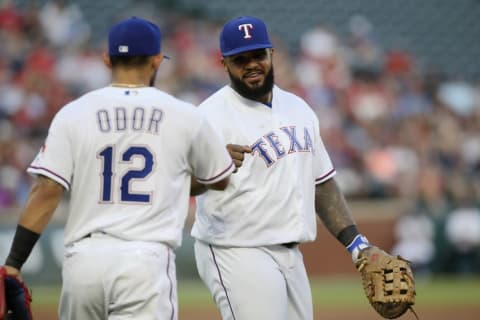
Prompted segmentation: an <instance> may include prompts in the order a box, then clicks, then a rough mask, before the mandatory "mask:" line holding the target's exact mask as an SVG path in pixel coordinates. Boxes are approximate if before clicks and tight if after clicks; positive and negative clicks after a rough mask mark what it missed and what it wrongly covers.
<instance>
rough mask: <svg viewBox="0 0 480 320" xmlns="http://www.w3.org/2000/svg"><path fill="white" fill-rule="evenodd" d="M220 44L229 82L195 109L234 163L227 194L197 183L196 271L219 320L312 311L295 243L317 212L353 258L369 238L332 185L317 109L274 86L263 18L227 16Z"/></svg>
mask: <svg viewBox="0 0 480 320" xmlns="http://www.w3.org/2000/svg"><path fill="white" fill-rule="evenodd" d="M220 49H221V53H222V56H223V59H222V62H223V65H224V68H225V71H226V72H227V74H228V76H229V78H230V84H229V85H226V86H224V87H223V88H221V89H220V90H218V91H217V92H215V93H214V94H213V95H212V96H210V97H209V98H207V99H206V100H205V101H204V102H203V103H202V104H201V105H200V106H199V108H200V110H201V111H202V112H203V113H204V114H205V116H206V117H207V118H208V120H209V121H210V122H211V123H212V125H213V127H215V128H216V129H217V131H218V132H219V134H220V136H221V137H223V140H224V142H225V143H226V144H227V148H228V150H229V152H230V154H231V156H232V158H233V159H234V161H235V165H236V170H237V171H236V173H234V174H233V175H232V176H231V180H230V184H229V185H228V187H227V188H226V189H225V191H223V192H215V191H208V190H206V189H205V187H204V186H203V185H202V184H199V183H198V181H195V180H194V181H193V184H192V190H191V192H192V194H193V195H199V196H198V197H197V210H196V219H195V223H194V225H193V229H192V236H193V237H194V238H196V241H195V258H196V263H197V268H198V272H199V274H200V277H201V278H202V280H203V281H204V283H205V284H206V286H207V287H208V289H209V290H210V292H211V294H212V296H213V298H214V301H215V303H216V305H217V307H218V309H219V310H220V313H221V315H222V318H223V320H252V319H262V320H309V319H313V307H312V297H311V290H310V284H309V280H308V277H307V273H306V270H305V266H304V262H303V257H302V254H301V252H300V250H299V244H301V243H303V242H308V241H313V240H314V239H315V237H316V214H315V213H316V212H317V214H318V216H319V217H320V219H321V221H322V222H323V223H324V224H325V226H326V227H327V228H328V230H329V231H330V232H331V234H332V235H334V236H335V237H336V238H337V239H338V241H340V242H341V243H342V244H344V245H345V246H346V247H347V249H348V250H349V251H350V252H351V253H352V258H353V259H354V261H357V258H358V253H359V252H360V250H362V249H365V248H370V247H371V246H370V245H369V243H368V241H367V239H366V238H365V237H364V236H362V235H361V234H360V233H359V231H358V229H357V227H356V224H355V222H354V220H353V218H352V215H351V213H350V211H349V208H348V206H347V204H346V202H345V199H344V196H343V195H342V193H341V191H340V190H339V188H338V186H337V184H336V183H335V180H334V176H335V169H334V166H333V165H332V162H331V161H330V158H329V155H328V153H327V151H326V149H325V146H324V145H323V143H322V139H321V137H320V128H319V122H318V119H317V117H316V115H315V114H314V112H313V111H312V110H311V108H310V107H309V106H308V105H307V103H306V102H305V101H304V100H302V99H301V98H299V97H298V96H296V95H294V94H292V93H289V92H286V91H284V90H282V89H280V88H279V87H278V86H276V85H275V84H274V72H273V70H274V69H273V63H272V62H273V58H274V49H273V46H272V44H271V42H270V39H269V36H268V33H267V28H266V26H265V24H264V23H263V22H262V21H261V20H259V19H257V18H255V17H240V18H236V19H233V20H231V21H228V22H227V23H226V24H225V25H224V26H223V29H222V31H221V34H220Z"/></svg>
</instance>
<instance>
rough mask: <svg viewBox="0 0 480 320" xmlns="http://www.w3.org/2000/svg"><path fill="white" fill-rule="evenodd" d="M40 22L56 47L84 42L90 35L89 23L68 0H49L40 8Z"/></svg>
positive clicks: (77, 7) (78, 8) (75, 5)
mask: <svg viewBox="0 0 480 320" xmlns="http://www.w3.org/2000/svg"><path fill="white" fill-rule="evenodd" d="M40 23H41V25H42V27H43V29H44V31H45V35H46V37H47V39H48V40H49V42H50V43H51V44H52V45H53V46H54V47H56V48H63V47H65V46H67V45H73V46H77V45H81V44H84V43H85V42H86V41H87V40H88V38H89V36H90V25H89V24H88V23H87V22H86V21H85V20H84V18H83V14H82V11H81V10H80V7H79V6H78V5H77V4H75V3H68V0H49V1H47V2H46V3H45V5H44V6H43V7H42V8H41V9H40Z"/></svg>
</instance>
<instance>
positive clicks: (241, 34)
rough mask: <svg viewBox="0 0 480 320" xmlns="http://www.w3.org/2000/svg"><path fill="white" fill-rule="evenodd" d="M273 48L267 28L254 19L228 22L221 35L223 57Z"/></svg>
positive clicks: (238, 19) (237, 19)
mask: <svg viewBox="0 0 480 320" xmlns="http://www.w3.org/2000/svg"><path fill="white" fill-rule="evenodd" d="M264 48H273V46H272V43H271V42H270V39H269V38H268V32H267V26H266V25H265V23H263V21H262V20H260V19H257V18H254V17H247V16H245V17H238V18H235V19H233V20H230V21H228V22H227V23H225V25H224V26H223V29H222V31H221V33H220V51H221V52H222V56H224V57H227V56H232V55H235V54H238V53H241V52H245V51H252V50H257V49H264Z"/></svg>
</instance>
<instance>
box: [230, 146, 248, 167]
mask: <svg viewBox="0 0 480 320" xmlns="http://www.w3.org/2000/svg"><path fill="white" fill-rule="evenodd" d="M227 150H228V153H230V157H232V159H233V162H234V163H235V171H233V172H234V173H235V172H237V171H238V168H240V167H241V166H242V163H243V160H244V159H245V153H252V148H250V147H249V146H241V145H238V144H227Z"/></svg>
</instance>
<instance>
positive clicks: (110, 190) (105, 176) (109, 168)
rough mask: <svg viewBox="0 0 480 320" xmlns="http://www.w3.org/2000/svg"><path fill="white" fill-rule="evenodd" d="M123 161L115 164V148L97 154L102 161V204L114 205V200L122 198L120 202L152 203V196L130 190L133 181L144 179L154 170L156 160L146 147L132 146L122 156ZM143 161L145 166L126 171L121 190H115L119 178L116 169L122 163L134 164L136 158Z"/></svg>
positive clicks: (121, 179) (104, 149)
mask: <svg viewBox="0 0 480 320" xmlns="http://www.w3.org/2000/svg"><path fill="white" fill-rule="evenodd" d="M120 157H121V161H119V163H115V146H111V145H109V146H107V147H105V148H103V149H102V150H100V152H98V153H97V158H100V160H101V161H102V166H101V168H102V169H101V172H100V179H101V195H100V202H101V203H112V202H114V200H113V198H116V197H118V196H119V197H120V202H135V203H150V197H151V194H145V193H138V192H134V191H132V190H130V182H131V180H137V179H144V178H146V177H147V176H148V175H149V174H150V173H151V172H152V170H153V166H154V163H155V159H154V156H153V154H152V153H151V152H150V150H148V149H147V148H146V147H144V146H130V147H128V148H127V149H126V150H125V151H124V152H121V154H120ZM136 157H137V158H140V159H142V160H143V166H141V167H139V168H133V169H129V170H128V171H126V172H125V173H124V174H123V175H122V176H121V177H120V181H119V182H120V188H119V189H115V188H114V186H115V185H116V183H115V182H116V181H114V179H115V177H116V176H117V175H116V174H115V173H116V169H118V168H117V166H118V165H120V164H122V163H132V162H133V159H134V158H136Z"/></svg>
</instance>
